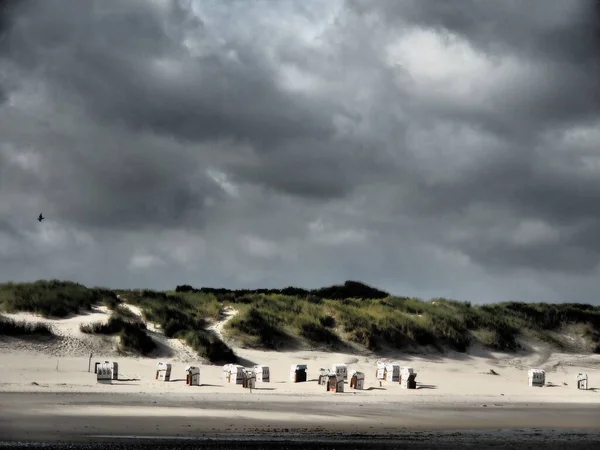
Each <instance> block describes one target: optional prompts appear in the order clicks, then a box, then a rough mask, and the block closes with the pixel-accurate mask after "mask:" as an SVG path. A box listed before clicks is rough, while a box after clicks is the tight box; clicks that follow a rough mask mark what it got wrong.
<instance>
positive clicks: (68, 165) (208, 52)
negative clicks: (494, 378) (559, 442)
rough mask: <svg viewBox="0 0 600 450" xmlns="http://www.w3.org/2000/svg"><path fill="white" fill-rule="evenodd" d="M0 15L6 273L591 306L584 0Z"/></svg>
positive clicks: (590, 58)
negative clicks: (345, 288) (338, 288)
mask: <svg viewBox="0 0 600 450" xmlns="http://www.w3.org/2000/svg"><path fill="white" fill-rule="evenodd" d="M13 3H14V5H16V6H13V8H12V9H11V10H10V13H9V14H6V13H4V14H3V15H1V16H0V19H1V20H0V23H1V25H0V26H1V28H0V200H2V201H1V202H0V213H1V214H2V220H1V221H0V262H2V263H3V269H4V267H7V269H6V275H5V276H6V277H9V278H11V277H12V278H19V277H22V276H28V277H29V276H32V277H38V278H46V277H48V276H50V275H52V276H57V277H63V278H73V277H75V278H77V279H79V280H82V281H84V282H86V283H89V284H107V285H125V286H127V285H129V286H131V285H136V286H138V287H160V288H172V287H173V286H174V285H175V284H181V283H191V284H198V285H200V284H204V285H218V286H227V287H236V286H238V287H239V286H246V287H250V286H255V287H258V286H259V285H269V286H273V287H275V286H280V285H288V284H291V285H304V286H309V287H318V286H319V285H322V284H328V283H334V282H340V281H343V280H344V279H348V278H354V279H363V280H365V281H367V282H372V283H374V284H380V285H381V287H382V288H385V289H388V290H391V291H394V292H398V293H400V294H408V295H425V296H427V295H449V296H453V297H457V298H461V296H467V297H468V298H467V299H474V300H482V301H483V300H490V299H494V300H500V299H505V298H507V297H513V298H515V297H516V298H523V296H525V297H526V296H532V297H534V298H536V299H538V298H548V296H554V298H559V297H560V296H561V295H562V294H563V293H564V292H567V288H566V287H564V288H561V286H568V290H569V291H572V289H573V286H574V283H575V281H573V280H575V279H577V280H580V279H585V280H586V281H585V283H584V282H582V283H581V286H582V287H581V289H582V291H581V293H582V296H584V297H585V296H586V295H588V294H589V293H590V292H592V291H593V289H594V286H595V284H594V283H593V282H592V281H590V280H591V277H593V276H595V274H596V271H597V270H596V269H597V264H598V262H599V261H600V241H599V239H598V238H597V236H598V233H597V231H598V230H600V214H599V211H600V210H599V209H598V207H597V206H596V205H597V204H600V202H599V200H600V181H599V180H600V177H598V175H599V174H600V171H599V169H598V167H600V164H599V163H597V162H596V160H597V155H598V148H599V144H600V142H599V140H600V134H599V133H598V132H597V131H595V127H596V126H597V124H598V121H599V120H600V114H599V111H600V107H599V106H598V105H599V104H600V102H599V100H600V84H598V82H597V80H598V79H600V70H599V61H600V59H599V58H600V45H599V42H600V41H599V38H600V35H599V34H598V29H599V28H598V25H599V23H600V22H599V18H598V17H599V16H598V11H599V10H598V9H594V8H597V7H598V2H595V3H594V2H589V1H585V0H582V1H566V0H565V1H555V2H551V1H543V0H528V1H524V2H517V1H516V0H515V1H503V2H494V1H487V2H486V1H477V0H465V1H461V2H448V1H442V0H431V1H419V0H389V1H386V0H381V1H377V2H367V1H363V0H347V1H345V2H342V1H340V2H337V3H336V2H335V1H333V0H332V2H322V1H318V0H310V1H309V0H307V1H306V2H302V5H300V4H299V3H298V2H294V1H291V0H289V1H288V0H281V1H279V2H272V3H268V4H265V3H263V2H252V1H248V2H224V1H211V0H207V1H203V2H195V1H151V0H129V1H126V0H97V1H96V0H94V1H91V0H90V1H78V0H72V1H68V0H27V1H22V2H13ZM397 48H399V49H400V50H397ZM395 51H397V54H396V53H394V52H395ZM391 55H392V56H391ZM394 55H395V56H394ZM594 133H595V134H594ZM39 212H44V214H45V215H46V216H47V217H48V220H47V221H46V222H44V223H43V224H38V223H37V221H35V220H34V219H35V216H37V214H38V213H39ZM74 255H77V256H74ZM36 261H37V262H36ZM50 266H51V267H50ZM102 266H104V268H102ZM49 272H51V273H50V275H49ZM23 274H24V275H23ZM549 274H550V275H549ZM559 275H560V276H559ZM586 277H587V278H586ZM559 280H561V281H560V282H559ZM507 281H510V289H507V290H503V289H499V287H500V286H502V285H503V283H504V284H505V283H506V282H507ZM153 283H154V284H153ZM145 284H153V285H152V286H143V285H145ZM489 291H493V294H490V293H489ZM525 299H527V298H525Z"/></svg>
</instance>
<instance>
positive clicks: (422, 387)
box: [417, 384, 437, 389]
mask: <svg viewBox="0 0 600 450" xmlns="http://www.w3.org/2000/svg"><path fill="white" fill-rule="evenodd" d="M417 389H437V386H436V385H435V384H419V385H417Z"/></svg>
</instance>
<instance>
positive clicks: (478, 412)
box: [0, 393, 600, 449]
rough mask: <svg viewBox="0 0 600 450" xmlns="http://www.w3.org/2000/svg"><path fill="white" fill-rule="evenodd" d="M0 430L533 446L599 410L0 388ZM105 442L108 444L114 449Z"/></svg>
mask: <svg viewBox="0 0 600 450" xmlns="http://www.w3.org/2000/svg"><path fill="white" fill-rule="evenodd" d="M502 430H521V431H502ZM523 430H526V431H523ZM560 430H568V431H560ZM482 433H483V434H482ZM0 436H1V437H2V438H1V439H2V440H4V441H12V442H13V443H12V444H11V445H13V446H14V445H16V444H15V443H16V442H29V443H32V442H37V443H46V444H48V443H55V444H56V443H58V442H69V443H70V444H75V443H80V444H83V443H96V444H99V443H102V442H104V443H106V442H112V443H113V444H115V443H116V442H120V443H122V444H123V445H126V447H123V448H134V447H132V445H134V444H135V445H136V446H138V447H135V448H143V447H144V446H145V445H146V446H150V445H154V444H152V439H161V446H165V447H164V448H185V447H186V446H188V445H196V447H197V446H198V445H199V444H200V442H198V441H194V442H195V444H194V443H193V442H191V441H182V439H190V438H200V439H203V441H202V448H301V446H300V447H298V446H296V444H298V445H300V444H302V445H305V446H306V445H308V444H309V442H310V448H311V449H316V448H319V445H324V446H325V445H326V444H327V442H325V441H331V440H333V441H335V442H337V443H338V444H339V443H340V442H342V441H344V440H345V441H346V444H347V445H345V448H367V446H368V448H377V447H373V445H375V444H377V445H378V446H379V447H378V448H409V447H410V448H436V447H434V446H433V447H432V445H438V444H439V445H442V444H444V445H445V447H443V448H448V447H449V446H450V448H452V447H453V446H457V445H459V444H460V443H463V444H464V443H465V442H477V443H479V444H483V443H484V442H487V444H486V445H487V446H494V445H496V444H502V447H498V448H521V447H518V445H521V444H523V445H525V443H527V442H529V445H531V443H532V442H536V443H540V445H543V446H544V447H543V448H551V447H549V445H559V444H561V443H562V444H561V445H563V446H564V445H567V443H568V447H569V448H571V449H573V448H593V446H594V445H598V444H600V408H599V407H598V405H593V404H592V405H591V404H583V405H578V404H565V403H561V404H551V403H543V404H541V403H540V404H518V405H511V404H508V403H505V404H501V403H496V404H489V405H483V404H479V405H471V406H466V405H464V404H462V405H439V404H437V405H427V404H419V405H403V404H401V403H398V402H385V403H384V402H381V403H380V404H377V403H356V404H353V405H344V404H341V403H338V404H336V403H335V401H333V402H331V403H325V402H322V401H321V402H313V401H309V400H304V401H302V402H299V403H298V404H290V402H287V401H276V400H270V399H260V400H259V401H253V402H249V401H244V400H236V399H235V398H232V397H230V396H224V398H223V399H222V400H219V399H217V398H210V397H209V398H203V397H202V396H199V395H197V396H192V395H173V394H171V395H169V396H157V395H149V394H129V395H128V396H127V401H126V403H123V395H119V394H104V393H81V394H69V393H0ZM167 438H170V439H167ZM215 439H217V440H218V441H215ZM226 439H236V441H235V442H226V441H224V440H226ZM273 439H285V440H287V441H288V442H280V441H273ZM515 439H517V440H515ZM291 440H294V441H295V442H296V444H294V443H293V442H290V441H291ZM252 442H253V444H252V445H251V443H252ZM259 442H262V444H261V445H262V447H261V446H260V445H259ZM242 443H245V444H244V445H243V446H241V447H240V446H238V445H242ZM578 443H579V444H578ZM113 444H111V445H112V446H111V447H110V448H116V447H115V446H114V445H113ZM408 444H410V445H408ZM509 444H510V446H508V445H509ZM576 444H577V445H584V446H579V447H577V446H575V447H574V445H576ZM592 444H594V445H592ZM207 445H210V446H213V447H210V446H209V447H206V446H207ZM232 445H233V447H232ZM348 445H349V446H350V447H348ZM419 445H422V446H421V447H419ZM515 445H517V446H515ZM585 445H592V447H589V446H585ZM290 446H291V447H290ZM507 446H508V447H507ZM511 446H512V447H511ZM13 448H17V447H13ZM45 448H48V447H45ZM73 448H74V447H73ZM90 448H91V447H90ZM93 448H101V447H93ZM148 448H149V447H148ZM190 448H191V447H190ZM304 448H305V447H304ZM323 448H324V447H323ZM328 448H331V445H330V444H329V447H328ZM440 448H442V447H440ZM481 448H486V447H481ZM553 448H564V447H560V446H559V447H553Z"/></svg>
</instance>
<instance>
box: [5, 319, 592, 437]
mask: <svg viewBox="0 0 600 450" xmlns="http://www.w3.org/2000/svg"><path fill="white" fill-rule="evenodd" d="M132 310H133V311H135V312H137V313H139V310H138V311H136V309H135V308H132ZM233 313H234V312H231V314H229V317H230V316H231V315H232V314H233ZM5 316H6V317H10V318H13V319H15V320H25V321H42V322H47V323H49V324H50V325H51V326H52V328H53V330H54V332H55V333H56V334H57V335H58V336H59V338H58V339H54V340H52V341H46V342H41V341H40V340H39V339H15V338H1V339H0V397H2V399H3V400H2V405H3V408H4V409H3V411H4V412H3V414H5V415H7V416H11V417H12V419H11V420H13V421H16V420H17V418H15V417H18V414H21V415H23V414H28V415H29V416H28V419H27V423H28V424H29V425H28V427H31V426H32V425H31V423H32V421H31V418H32V417H46V418H48V417H52V418H53V419H52V420H55V421H60V419H59V418H60V417H63V416H68V417H70V418H71V419H73V418H77V417H78V418H79V419H77V420H82V419H81V418H82V417H91V416H94V417H96V418H97V417H105V418H106V420H111V421H112V422H111V427H113V428H111V429H114V427H115V426H117V428H118V426H119V420H122V419H123V418H130V419H132V420H133V418H137V420H138V421H139V423H140V424H141V423H145V422H143V420H141V418H143V417H147V418H148V417H149V418H153V420H160V419H159V418H161V417H162V418H166V417H172V418H173V417H185V418H186V420H192V421H193V418H202V423H203V424H204V428H203V429H204V431H207V430H208V431H212V432H218V431H219V430H220V431H227V430H229V431H232V432H233V425H232V424H231V423H230V422H232V423H246V425H245V426H244V427H241V426H240V430H241V429H242V428H243V429H244V431H245V432H247V431H248V430H249V429H252V430H257V429H261V430H263V431H264V430H269V429H270V430H272V429H274V428H273V427H277V426H287V427H290V426H291V425H290V424H295V427H300V428H302V427H312V428H315V427H317V428H319V429H327V430H334V429H350V430H353V431H355V432H357V431H358V430H362V431H365V432H366V431H369V430H371V431H373V430H374V429H378V430H381V429H385V430H388V431H392V430H398V429H402V428H418V429H427V428H431V429H435V428H443V429H452V428H456V429H472V428H489V429H496V428H502V427H504V428H511V427H513V428H519V427H524V428H526V427H528V426H531V427H541V428H544V427H551V428H560V427H561V425H562V426H563V427H566V428H591V429H593V428H594V427H595V428H597V424H598V423H600V355H593V354H565V353H555V352H552V351H551V349H550V348H549V347H547V346H542V345H540V346H538V347H535V348H534V347H532V348H531V349H530V350H528V351H522V352H519V353H516V354H505V353H495V352H488V351H486V350H484V349H473V350H471V352H470V353H469V354H460V353H448V354H445V355H439V354H426V355H425V354H424V355H409V354H404V353H402V352H396V353H395V354H386V355H376V354H361V353H356V354H343V353H328V352H322V351H278V352H275V351H259V350H250V349H242V348H235V347H234V351H235V352H236V354H237V355H238V356H239V357H240V359H241V362H242V364H243V365H244V366H246V367H251V366H253V365H255V364H257V365H266V366H268V367H269V368H270V382H268V383H266V382H265V383H261V382H257V385H256V388H255V389H253V390H252V391H250V390H248V389H244V388H243V387H242V386H241V385H235V384H228V383H226V382H225V380H224V378H223V368H222V366H216V365H211V364H208V363H207V362H206V361H203V360H201V359H199V358H198V357H197V356H195V355H194V352H193V351H192V350H191V349H190V348H188V347H187V346H186V345H185V344H184V343H182V342H180V341H179V340H177V339H167V338H165V337H164V336H163V335H162V334H161V333H160V330H158V329H156V328H154V327H152V326H151V324H148V325H149V330H151V331H150V334H151V335H152V337H153V339H155V340H156V341H157V343H159V344H160V345H159V349H158V351H157V354H155V355H153V356H152V357H130V356H123V355H120V354H119V353H118V351H117V350H116V342H115V340H114V339H115V338H107V337H99V336H94V335H85V334H83V333H81V331H80V330H79V325H80V324H81V323H88V322H94V321H98V320H106V319H107V318H108V312H107V311H106V310H105V309H103V308H97V309H95V310H94V311H93V312H92V313H91V314H86V315H80V316H75V317H71V318H67V319H58V320H52V319H43V318H40V317H36V316H33V315H31V314H27V313H18V314H5ZM225 320H227V318H225ZM222 326H223V322H221V323H218V324H215V325H214V326H213V329H215V331H216V332H220V330H221V329H222ZM90 353H92V359H91V365H90V359H89V356H90ZM105 360H106V361H115V362H117V363H118V365H119V376H118V380H114V381H112V382H110V383H99V382H97V379H96V375H95V374H94V363H95V362H102V361H105ZM380 360H381V361H389V362H394V363H397V364H399V365H400V366H407V367H412V368H413V370H414V371H415V372H416V373H417V378H416V381H417V386H416V389H414V390H412V389H404V388H403V387H402V386H401V385H400V384H399V383H397V382H395V383H392V382H391V381H380V380H378V379H376V376H375V375H376V367H377V361H380ZM161 361H162V362H167V363H170V364H171V365H172V373H171V379H170V381H169V382H163V381H158V380H157V379H156V369H157V364H158V362H161ZM337 363H344V364H346V365H347V366H348V370H349V371H351V370H357V371H360V372H364V374H365V385H364V389H362V390H355V389H350V386H349V384H348V383H346V384H345V389H344V392H343V393H333V392H327V391H326V389H325V387H324V386H321V385H319V384H318V382H317V380H318V376H319V370H320V368H330V367H331V366H332V364H337ZM293 364H306V365H307V366H308V372H307V375H308V376H307V382H302V383H293V382H292V381H290V374H289V373H290V367H291V366H292V365H293ZM190 365H192V366H198V367H199V368H200V385H199V386H188V385H186V382H185V379H186V372H185V368H186V367H187V366H190ZM530 368H541V369H544V370H545V371H546V386H544V387H530V386H528V376H527V372H528V370H529V369H530ZM90 369H91V370H90ZM491 371H493V372H491ZM580 372H582V373H587V374H588V377H589V388H588V389H587V390H578V389H577V388H576V382H575V379H576V375H577V374H578V373H580ZM11 405H12V406H11ZM561 405H562V406H561ZM10 408H12V409H11V410H12V411H16V410H18V411H19V413H18V414H17V416H15V417H13V416H12V415H11V414H12V413H9V412H7V411H9V409H10ZM527 408H535V411H537V413H535V414H532V413H531V410H529V411H528V410H527ZM544 410H545V411H546V412H545V413H544V414H540V413H539V411H544ZM566 411H569V414H565V412H566ZM577 411H580V413H578V412H577ZM590 411H592V413H590ZM536 414H537V415H536ZM399 417H403V419H402V420H400V419H399ZM71 419H70V420H71ZM73 420H75V419H73ZM236 421H237V422H236ZM240 421H241V422H240ZM244 421H245V422H244ZM33 422H34V423H35V421H33ZM127 422H128V423H133V422H129V419H128V420H127ZM69 423H75V422H72V421H71V422H69ZM278 424H279V425H278ZM208 425H210V427H208ZM57 426H58V425H57ZM86 426H87V425H86ZM140 426H142V425H140ZM177 426H179V425H177ZM144 427H145V428H147V426H146V425H144ZM207 427H208V428H207ZM17 429H19V426H18V423H17V422H12V425H11V430H13V431H14V430H17ZM23 429H24V430H25V428H23ZM236 429H237V427H236Z"/></svg>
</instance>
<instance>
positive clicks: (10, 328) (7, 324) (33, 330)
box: [0, 317, 54, 337]
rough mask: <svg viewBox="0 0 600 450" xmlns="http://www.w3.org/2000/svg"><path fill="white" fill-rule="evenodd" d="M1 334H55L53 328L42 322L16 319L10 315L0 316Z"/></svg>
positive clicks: (15, 335) (14, 335) (21, 335)
mask: <svg viewBox="0 0 600 450" xmlns="http://www.w3.org/2000/svg"><path fill="white" fill-rule="evenodd" d="M0 335H1V336H13V337H23V336H53V335H54V333H53V332H52V329H51V328H50V327H49V326H48V325H46V324H45V323H41V322H24V321H16V320H13V319H10V318H8V317H0Z"/></svg>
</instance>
